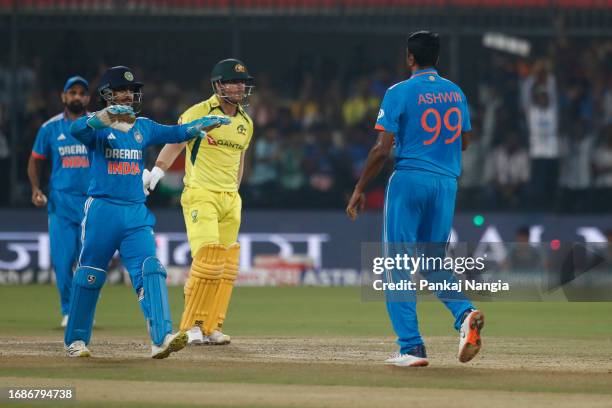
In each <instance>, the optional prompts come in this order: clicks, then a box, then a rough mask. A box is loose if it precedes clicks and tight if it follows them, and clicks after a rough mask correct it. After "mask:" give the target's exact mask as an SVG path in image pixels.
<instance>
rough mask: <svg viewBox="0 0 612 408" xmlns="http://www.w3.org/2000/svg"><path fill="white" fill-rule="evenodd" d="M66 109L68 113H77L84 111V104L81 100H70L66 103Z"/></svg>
mask: <svg viewBox="0 0 612 408" xmlns="http://www.w3.org/2000/svg"><path fill="white" fill-rule="evenodd" d="M66 109H68V110H69V111H70V113H74V114H75V115H78V114H81V113H83V112H85V105H83V103H82V102H81V101H72V102H70V103H69V104H66Z"/></svg>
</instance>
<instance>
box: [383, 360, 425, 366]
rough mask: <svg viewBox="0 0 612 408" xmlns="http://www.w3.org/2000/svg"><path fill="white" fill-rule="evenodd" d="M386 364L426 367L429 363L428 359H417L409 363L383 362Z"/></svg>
mask: <svg viewBox="0 0 612 408" xmlns="http://www.w3.org/2000/svg"><path fill="white" fill-rule="evenodd" d="M385 364H386V365H389V366H393V367H427V366H428V365H429V361H428V360H417V361H414V362H412V363H410V364H402V363H385Z"/></svg>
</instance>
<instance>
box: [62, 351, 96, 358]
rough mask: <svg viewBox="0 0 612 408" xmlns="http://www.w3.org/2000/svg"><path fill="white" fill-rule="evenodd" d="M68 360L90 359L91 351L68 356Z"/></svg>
mask: <svg viewBox="0 0 612 408" xmlns="http://www.w3.org/2000/svg"><path fill="white" fill-rule="evenodd" d="M68 357H70V358H83V357H91V351H81V352H80V353H79V354H68Z"/></svg>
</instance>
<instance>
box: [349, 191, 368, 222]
mask: <svg viewBox="0 0 612 408" xmlns="http://www.w3.org/2000/svg"><path fill="white" fill-rule="evenodd" d="M364 208H365V194H363V193H362V192H361V191H359V190H355V191H353V195H352V196H351V199H350V200H349V203H348V205H347V206H346V215H348V217H349V218H350V219H351V220H352V221H355V219H357V215H359V213H360V212H362V211H363V209H364Z"/></svg>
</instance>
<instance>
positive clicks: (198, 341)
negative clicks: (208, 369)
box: [187, 326, 204, 346]
mask: <svg viewBox="0 0 612 408" xmlns="http://www.w3.org/2000/svg"><path fill="white" fill-rule="evenodd" d="M187 337H188V339H187V344H189V345H190V346H191V345H196V346H201V345H202V344H204V335H203V334H202V329H200V327H199V326H193V327H192V328H191V329H189V330H187Z"/></svg>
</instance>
